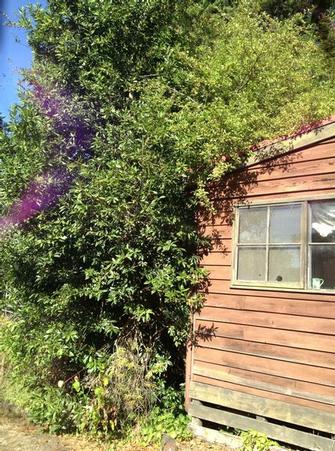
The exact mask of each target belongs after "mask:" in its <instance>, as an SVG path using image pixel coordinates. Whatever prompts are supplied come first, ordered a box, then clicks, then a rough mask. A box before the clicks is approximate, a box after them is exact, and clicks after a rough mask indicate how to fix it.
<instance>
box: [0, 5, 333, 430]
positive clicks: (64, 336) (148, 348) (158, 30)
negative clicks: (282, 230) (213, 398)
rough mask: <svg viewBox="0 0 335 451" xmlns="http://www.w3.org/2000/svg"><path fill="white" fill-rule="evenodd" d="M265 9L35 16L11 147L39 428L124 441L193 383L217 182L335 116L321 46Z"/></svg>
mask: <svg viewBox="0 0 335 451" xmlns="http://www.w3.org/2000/svg"><path fill="white" fill-rule="evenodd" d="M249 3H250V2H242V4H241V5H240V6H238V7H235V8H233V9H227V8H226V5H225V2H209V1H208V2H205V1H200V0H199V1H196V0H187V1H185V2H179V1H178V0H175V1H173V0H148V1H134V0H127V1H124V0H123V1H110V0H100V1H96V0H78V1H76V2H73V1H66V2H64V1H60V0H50V1H49V7H48V8H47V9H46V10H42V9H40V8H39V7H33V8H31V9H30V13H29V14H28V13H26V14H25V15H24V16H23V18H22V23H23V24H24V25H25V26H26V27H27V28H28V29H29V30H30V31H29V32H30V43H31V45H32V47H33V49H34V51H35V62H34V67H33V69H32V71H29V72H26V73H25V80H26V83H27V89H26V91H25V92H24V93H22V101H21V104H20V105H18V106H16V107H15V108H14V110H13V113H12V119H11V121H10V122H9V124H8V126H7V127H6V130H5V131H3V132H2V133H1V135H0V149H1V150H0V151H1V157H0V158H1V172H0V198H1V208H2V213H3V219H2V221H1V229H2V232H1V234H2V236H1V238H2V239H1V243H0V249H1V263H0V272H1V291H2V300H1V302H2V305H3V308H4V309H5V310H6V312H7V314H9V315H10V317H11V321H10V322H9V323H7V324H6V326H4V327H2V329H1V335H2V337H1V344H2V346H1V347H2V349H3V350H4V351H5V352H6V354H7V358H8V359H9V363H10V365H11V377H12V380H13V381H14V383H15V384H19V385H20V387H21V389H22V390H24V391H25V393H26V395H25V397H24V404H25V407H26V408H27V409H28V410H30V412H31V414H32V416H33V417H34V418H35V419H36V420H37V421H41V422H45V423H47V424H49V425H50V426H52V427H54V428H56V429H62V428H63V429H65V428H74V429H78V428H79V429H80V428H83V427H86V428H87V429H91V430H94V431H98V430H103V431H104V432H108V431H110V430H117V429H118V428H120V427H125V424H126V423H127V421H135V420H136V415H130V414H129V410H131V409H133V411H134V412H135V413H136V412H138V413H139V414H141V415H142V414H143V412H144V411H146V410H148V409H149V408H150V406H151V405H152V403H153V402H154V397H155V394H154V388H155V386H156V383H157V379H159V378H166V379H167V380H168V381H169V383H170V384H174V383H175V384H177V383H179V382H180V381H182V374H183V358H184V353H185V347H186V342H187V337H188V334H189V315H190V312H191V311H192V309H195V308H197V307H199V305H201V296H200V295H198V294H197V291H196V290H197V288H198V287H199V284H201V282H202V279H203V275H204V274H203V271H202V270H201V268H199V267H198V263H199V257H198V256H199V255H200V254H201V253H202V252H204V251H205V250H206V249H207V248H208V246H209V244H208V242H207V241H206V240H205V239H204V238H203V237H202V236H201V235H200V234H199V230H198V228H197V224H196V217H197V211H198V209H199V208H200V207H201V208H208V207H209V206H210V197H209V196H208V193H207V184H208V182H213V181H215V180H219V179H220V177H222V175H223V174H225V173H226V172H227V171H229V170H232V169H233V168H234V167H236V166H238V165H240V164H241V163H243V161H244V160H245V158H246V157H247V155H248V153H249V152H247V151H246V149H248V148H250V147H251V146H252V145H254V144H255V143H257V142H258V141H260V140H262V139H266V138H271V137H274V136H278V135H283V134H286V133H289V132H293V131H294V130H296V129H298V128H299V127H300V126H302V125H303V124H305V123H306V122H310V121H312V120H317V119H320V118H323V117H325V116H327V115H329V114H331V113H332V112H333V110H334V108H333V103H334V96H335V92H334V87H333V86H334V83H333V79H332V74H331V73H329V72H328V68H327V62H326V60H325V57H324V55H323V53H322V51H321V50H320V49H319V47H318V45H317V44H316V42H315V39H314V36H313V34H312V31H311V30H310V29H308V28H306V27H305V26H304V25H303V23H302V21H301V20H300V18H299V17H293V18H292V19H289V20H286V21H282V22H280V21H278V20H274V19H271V18H269V17H268V16H267V15H265V14H264V13H261V12H259V11H258V10H257V8H254V7H252V6H250V5H249ZM29 17H30V18H29ZM134 346H135V348H136V352H135V351H134ZM120 349H121V350H122V351H120ZM120 352H121V356H122V357H124V359H123V360H122V359H120ZM120 361H121V363H122V362H123V364H124V367H123V370H122V369H121V367H120ZM141 362H142V363H143V365H144V366H145V374H142V373H141V371H139V367H140V366H141ZM115 368H117V371H120V372H122V371H124V376H125V377H124V384H126V383H127V381H128V385H129V387H127V386H126V388H125V390H124V391H118V393H115V392H113V386H114V383H116V382H115V381H116V379H115V377H116V376H115ZM138 371H139V373H138ZM136 374H139V377H138V378H137V377H135V376H136ZM137 381H138V383H139V384H141V387H136V383H137ZM118 383H119V382H118ZM158 385H159V384H158ZM129 391H133V392H132V393H133V394H134V397H131V399H130V400H129V399H128V398H127V394H129ZM148 391H152V393H151V395H150V396H148ZM13 397H14V398H15V396H14V395H13ZM120 397H121V398H122V397H123V400H124V401H122V400H120ZM127 399H128V401H129V402H128V401H127ZM16 400H17V401H19V400H18V399H16ZM136 400H137V401H136ZM136 402H137V404H136ZM129 405H131V406H132V408H131V409H129V408H128V407H127V408H126V406H129ZM90 415H91V416H90ZM88 420H89V421H88ZM83 425H84V426H83Z"/></svg>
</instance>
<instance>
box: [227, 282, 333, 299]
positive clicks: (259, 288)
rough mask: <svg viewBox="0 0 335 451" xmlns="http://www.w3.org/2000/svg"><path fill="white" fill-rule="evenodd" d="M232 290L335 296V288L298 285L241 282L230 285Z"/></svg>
mask: <svg viewBox="0 0 335 451" xmlns="http://www.w3.org/2000/svg"><path fill="white" fill-rule="evenodd" d="M230 288H231V289H232V290H234V289H236V290H254V291H255V290H257V291H277V292H280V291H283V292H286V293H287V292H293V293H306V294H324V295H327V294H328V295H329V294H331V295H333V296H335V288H334V289H330V288H328V289H324V290H316V289H313V288H306V289H304V288H297V287H278V286H273V285H272V286H260V285H249V284H245V285H244V284H241V283H235V282H234V283H232V284H231V285H230Z"/></svg>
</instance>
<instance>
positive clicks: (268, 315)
mask: <svg viewBox="0 0 335 451" xmlns="http://www.w3.org/2000/svg"><path fill="white" fill-rule="evenodd" d="M328 195H329V197H333V198H334V199H335V139H329V140H327V141H324V142H321V143H318V144H314V145H313V146H310V147H307V148H304V149H300V150H296V151H292V152H290V153H288V154H286V155H285V156H281V157H276V158H273V159H271V160H268V161H265V162H263V163H260V164H255V165H253V166H250V167H249V168H247V169H245V170H243V171H239V172H238V173H236V174H235V175H234V176H231V177H229V179H228V180H227V181H226V182H225V184H223V186H222V187H221V188H220V190H219V192H218V197H217V201H218V205H220V208H221V210H219V213H218V215H217V216H216V217H215V218H214V219H211V220H207V221H204V222H203V223H202V225H201V227H202V229H203V232H204V233H205V234H206V235H209V236H211V237H212V239H213V244H214V248H213V251H212V252H211V253H210V254H209V255H207V256H205V257H204V258H203V260H202V265H203V266H204V267H205V268H206V269H207V270H208V271H209V273H210V276H209V279H210V284H209V286H208V288H207V291H208V292H207V294H206V303H205V306H204V308H203V309H202V311H201V313H199V314H196V315H195V316H194V330H195V332H196V335H195V337H196V341H195V345H194V346H193V348H192V349H190V350H189V353H188V358H187V362H188V363H187V366H188V368H187V381H186V382H187V401H190V400H191V399H200V401H205V402H206V401H207V402H210V403H213V404H216V400H217V401H218V400H220V399H221V398H222V400H223V401H222V402H221V401H220V402H217V404H221V405H224V406H227V407H230V408H233V409H239V408H240V409H241V410H243V409H244V410H246V411H247V412H250V409H252V410H251V412H254V413H255V414H257V415H264V416H268V417H273V418H276V419H278V420H281V421H286V422H288V423H296V424H301V425H302V426H305V427H312V426H313V424H314V428H315V429H320V430H323V431H326V432H331V433H333V434H334V433H335V295H332V294H323V293H322V292H320V293H315V292H314V293H311V292H308V291H305V292H304V291H285V290H284V291H277V290H272V291H271V290H269V289H249V288H232V287H231V280H232V248H233V244H232V240H233V216H232V207H233V206H234V204H236V203H239V204H240V203H241V201H242V202H243V203H247V204H248V203H255V202H263V201H264V202H269V203H272V202H276V201H279V202H280V201H290V200H298V199H299V200H312V199H315V198H317V197H319V196H320V197H323V196H328ZM334 271H335V268H334ZM201 393H202V394H201ZM236 395H237V396H238V397H239V398H238V399H237V398H236ZM252 400H254V401H252ZM239 406H240V407H239ZM243 406H245V407H243ZM262 406H263V407H262ZM301 408H302V409H301ZM306 418H307V419H306ZM312 418H314V420H313V419H312ZM331 423H332V424H331ZM328 424H329V426H327V425H328Z"/></svg>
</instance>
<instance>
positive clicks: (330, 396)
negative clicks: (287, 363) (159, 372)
mask: <svg viewBox="0 0 335 451" xmlns="http://www.w3.org/2000/svg"><path fill="white" fill-rule="evenodd" d="M321 371H322V370H321ZM192 372H193V375H194V376H195V375H196V376H204V377H206V378H209V379H217V380H221V381H226V382H231V383H233V384H239V385H245V386H246V387H253V388H257V389H259V390H265V391H268V392H272V393H279V394H283V395H288V396H294V397H297V398H301V399H308V400H310V401H316V402H321V403H325V404H330V405H334V404H335V387H328V386H325V385H320V384H314V383H310V382H303V381H296V380H293V379H288V378H286V377H284V375H283V377H280V376H272V375H269V374H263V373H257V372H255V371H250V370H248V369H242V370H241V369H239V368H230V367H226V366H221V365H216V364H210V363H204V362H196V364H195V365H194V366H193V369H192ZM193 380H195V379H194V378H193ZM207 382H209V383H211V382H210V381H207Z"/></svg>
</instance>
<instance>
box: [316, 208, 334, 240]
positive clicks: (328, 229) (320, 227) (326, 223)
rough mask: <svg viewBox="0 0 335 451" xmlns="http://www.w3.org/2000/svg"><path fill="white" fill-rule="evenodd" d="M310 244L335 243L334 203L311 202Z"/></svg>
mask: <svg viewBox="0 0 335 451" xmlns="http://www.w3.org/2000/svg"><path fill="white" fill-rule="evenodd" d="M310 205H311V210H312V227H311V229H312V238H311V240H312V242H313V243H334V242H335V201H333V200H332V201H322V202H312V203H311V204H310Z"/></svg>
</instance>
